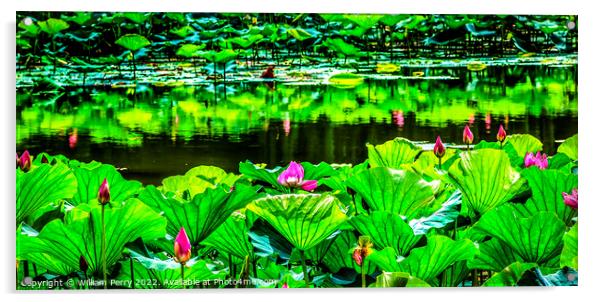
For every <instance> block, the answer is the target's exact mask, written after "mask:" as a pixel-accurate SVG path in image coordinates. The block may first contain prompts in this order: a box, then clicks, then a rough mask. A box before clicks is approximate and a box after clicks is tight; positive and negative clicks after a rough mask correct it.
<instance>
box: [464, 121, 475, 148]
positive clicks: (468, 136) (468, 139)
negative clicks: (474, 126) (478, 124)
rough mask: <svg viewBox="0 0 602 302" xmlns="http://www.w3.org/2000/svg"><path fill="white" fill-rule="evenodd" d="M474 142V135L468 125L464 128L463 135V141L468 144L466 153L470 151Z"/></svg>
mask: <svg viewBox="0 0 602 302" xmlns="http://www.w3.org/2000/svg"><path fill="white" fill-rule="evenodd" d="M473 140H474V135H473V134H472V131H470V127H468V125H466V126H464V133H463V134H462V141H464V143H465V144H466V151H470V144H472V141H473Z"/></svg>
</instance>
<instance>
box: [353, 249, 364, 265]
mask: <svg viewBox="0 0 602 302" xmlns="http://www.w3.org/2000/svg"><path fill="white" fill-rule="evenodd" d="M353 260H354V261H355V263H357V265H362V263H364V257H362V251H361V250H359V249H356V250H354V251H353Z"/></svg>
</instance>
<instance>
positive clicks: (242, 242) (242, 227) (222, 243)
mask: <svg viewBox="0 0 602 302" xmlns="http://www.w3.org/2000/svg"><path fill="white" fill-rule="evenodd" d="M203 244H206V245H208V246H212V247H214V248H216V249H217V250H219V251H225V252H226V253H228V254H230V255H233V256H236V257H238V258H240V259H244V258H245V257H246V256H251V255H253V245H252V244H251V239H250V238H249V226H248V223H247V217H246V216H245V215H243V214H240V213H234V214H232V215H231V216H230V218H228V219H227V220H226V221H225V222H224V223H223V224H222V225H221V226H220V227H218V228H217V229H216V230H215V231H214V232H213V233H212V234H211V235H209V237H207V239H205V240H204V241H203Z"/></svg>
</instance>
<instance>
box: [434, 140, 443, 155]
mask: <svg viewBox="0 0 602 302" xmlns="http://www.w3.org/2000/svg"><path fill="white" fill-rule="evenodd" d="M433 152H434V153H435V156H437V157H438V158H442V157H443V155H445V146H443V142H442V141H441V137H440V136H437V140H436V141H435V147H434V148H433Z"/></svg>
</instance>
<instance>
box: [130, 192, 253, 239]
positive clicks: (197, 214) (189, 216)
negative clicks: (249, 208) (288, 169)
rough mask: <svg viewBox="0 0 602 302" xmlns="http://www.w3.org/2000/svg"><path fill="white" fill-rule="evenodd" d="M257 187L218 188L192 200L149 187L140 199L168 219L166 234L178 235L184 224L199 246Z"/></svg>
mask: <svg viewBox="0 0 602 302" xmlns="http://www.w3.org/2000/svg"><path fill="white" fill-rule="evenodd" d="M257 190H258V188H256V187H250V186H246V185H238V186H236V187H235V188H234V190H232V192H228V191H227V190H225V189H224V188H222V187H217V188H215V189H207V190H205V192H203V193H200V194H197V195H195V196H194V198H193V199H192V200H191V201H183V200H181V199H178V198H175V197H173V196H170V195H171V194H168V195H167V196H166V195H165V194H163V193H162V192H161V191H159V190H158V189H157V188H156V187H154V186H148V187H146V189H145V190H144V191H143V192H142V193H140V196H139V198H140V200H142V201H143V202H144V203H146V204H148V205H149V206H151V207H152V208H153V209H155V210H156V211H157V212H160V213H161V214H162V216H164V217H165V218H166V219H167V233H169V234H170V235H172V236H174V237H175V236H176V234H178V232H179V231H180V228H182V227H184V229H185V230H186V234H187V235H188V238H189V239H190V242H191V244H192V246H196V245H197V244H199V243H200V242H202V241H203V240H205V239H206V238H207V237H208V236H209V235H211V233H212V232H213V231H215V230H216V229H217V228H218V227H219V226H220V225H221V224H222V223H224V221H226V220H227V219H228V217H230V215H231V214H232V213H233V212H234V211H236V210H239V209H242V208H244V207H245V205H247V203H249V202H250V201H251V200H252V199H253V198H254V196H255V193H256V192H257Z"/></svg>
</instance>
